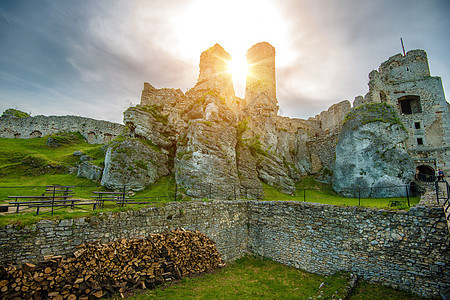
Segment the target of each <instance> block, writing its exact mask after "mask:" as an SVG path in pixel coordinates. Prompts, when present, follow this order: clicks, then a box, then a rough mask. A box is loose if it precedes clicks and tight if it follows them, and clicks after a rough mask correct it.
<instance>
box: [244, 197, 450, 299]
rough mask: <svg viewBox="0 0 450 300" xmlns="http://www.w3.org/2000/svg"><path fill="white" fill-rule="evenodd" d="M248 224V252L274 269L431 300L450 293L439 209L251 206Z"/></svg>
mask: <svg viewBox="0 0 450 300" xmlns="http://www.w3.org/2000/svg"><path fill="white" fill-rule="evenodd" d="M249 218H250V221H249V247H250V248H249V250H250V251H251V252H253V253H256V254H259V255H263V256H265V257H269V258H271V259H273V260H275V261H277V262H280V263H283V264H286V265H289V266H293V267H296V268H301V269H304V270H306V271H309V272H313V273H319V274H333V273H335V272H338V271H347V272H352V273H356V274H358V276H361V277H362V278H363V279H365V280H369V281H372V282H378V283H382V284H385V285H389V286H393V287H398V288H402V289H406V290H410V291H412V292H414V293H417V294H419V295H423V296H428V297H429V296H436V295H439V293H441V295H442V294H444V293H447V295H449V293H450V282H449V281H448V280H447V279H448V278H450V277H449V276H450V256H449V255H448V251H449V234H448V229H447V228H446V222H445V216H444V213H443V209H442V208H425V207H413V208H411V210H410V211H408V212H406V211H385V210H378V209H371V208H362V207H339V206H331V205H322V204H311V203H301V202H280V201H278V202H251V203H250V206H249Z"/></svg>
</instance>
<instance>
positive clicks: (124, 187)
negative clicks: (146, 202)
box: [122, 184, 127, 207]
mask: <svg viewBox="0 0 450 300" xmlns="http://www.w3.org/2000/svg"><path fill="white" fill-rule="evenodd" d="M126 188H127V185H126V184H124V185H123V195H122V207H125V191H126Z"/></svg>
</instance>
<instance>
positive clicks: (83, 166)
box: [77, 161, 103, 181]
mask: <svg viewBox="0 0 450 300" xmlns="http://www.w3.org/2000/svg"><path fill="white" fill-rule="evenodd" d="M102 173H103V169H102V168H100V167H98V166H96V165H94V164H92V163H90V162H87V161H84V162H82V163H80V164H79V166H78V172H77V177H80V178H87V179H89V180H92V181H99V180H100V178H101V177H102Z"/></svg>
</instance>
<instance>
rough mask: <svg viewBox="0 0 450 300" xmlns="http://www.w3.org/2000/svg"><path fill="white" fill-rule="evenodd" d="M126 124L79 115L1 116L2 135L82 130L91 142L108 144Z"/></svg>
mask: <svg viewBox="0 0 450 300" xmlns="http://www.w3.org/2000/svg"><path fill="white" fill-rule="evenodd" d="M124 129H125V126H123V125H121V124H117V123H112V122H108V121H101V120H94V119H90V118H84V117H78V116H35V117H28V118H14V117H0V137H3V138H24V139H27V138H37V137H42V136H46V135H51V134H55V133H58V132H80V133H81V135H83V137H84V138H86V140H87V142H88V143H90V144H106V143H109V142H110V141H112V140H113V139H115V138H116V137H117V136H118V135H120V134H121V133H122V132H123V130H124Z"/></svg>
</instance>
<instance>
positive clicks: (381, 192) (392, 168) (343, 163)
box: [333, 104, 415, 197]
mask: <svg viewBox="0 0 450 300" xmlns="http://www.w3.org/2000/svg"><path fill="white" fill-rule="evenodd" d="M407 138H408V134H407V132H406V130H405V128H404V126H403V124H402V123H401V122H400V120H399V118H398V115H397V113H396V111H395V109H394V108H393V107H391V106H388V105H386V104H366V105H363V106H361V107H359V108H356V109H354V110H353V111H352V112H351V113H350V114H349V115H348V117H347V120H346V122H345V124H344V126H343V128H342V130H341V132H340V133H339V140H338V142H337V145H336V161H335V165H334V175H333V188H334V189H335V190H336V191H338V192H340V193H341V194H343V195H345V196H350V197H357V196H358V195H359V193H361V197H402V196H405V188H404V187H398V186H404V185H407V184H409V183H410V182H411V181H412V180H413V178H414V169H415V168H414V166H415V165H414V161H413V159H412V158H411V157H410V155H409V154H408V153H407V151H406V149H405V147H404V144H403V143H404V142H405V141H406V139H407ZM389 186H392V187H393V188H391V189H386V188H382V189H381V188H380V187H389ZM394 186H397V187H394Z"/></svg>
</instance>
